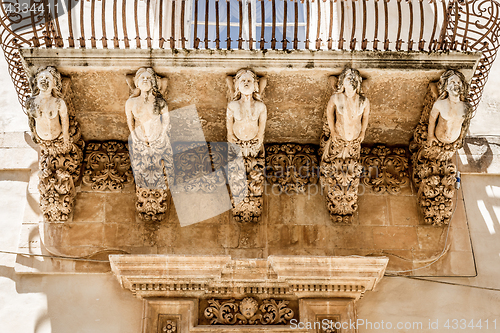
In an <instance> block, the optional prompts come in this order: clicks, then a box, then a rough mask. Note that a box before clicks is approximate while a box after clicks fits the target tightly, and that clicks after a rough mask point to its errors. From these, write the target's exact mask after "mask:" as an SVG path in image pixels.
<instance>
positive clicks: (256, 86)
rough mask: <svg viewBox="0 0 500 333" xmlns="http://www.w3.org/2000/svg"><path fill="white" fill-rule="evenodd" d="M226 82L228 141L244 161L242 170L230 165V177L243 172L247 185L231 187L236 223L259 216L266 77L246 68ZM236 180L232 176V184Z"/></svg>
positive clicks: (262, 168) (263, 163)
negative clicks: (235, 146) (238, 149)
mask: <svg viewBox="0 0 500 333" xmlns="http://www.w3.org/2000/svg"><path fill="white" fill-rule="evenodd" d="M227 83H228V88H229V95H230V97H231V98H230V102H229V104H228V106H227V118H226V120H227V140H228V142H230V143H233V144H235V145H237V146H238V147H239V148H240V150H241V153H242V156H243V159H244V164H245V165H244V168H245V170H242V166H239V165H237V164H233V165H229V178H235V177H236V178H238V175H241V174H242V172H243V171H245V173H246V186H244V184H243V186H231V190H232V193H231V195H232V198H231V199H232V202H233V209H232V212H233V216H234V219H235V220H236V221H238V222H258V221H259V220H260V217H261V215H262V192H263V188H264V173H263V171H264V167H265V151H264V132H265V128H266V120H267V108H266V105H265V104H264V103H263V102H262V94H263V93H264V89H265V87H266V84H267V80H266V78H260V79H259V78H258V77H257V75H256V74H255V73H254V72H253V71H251V70H249V69H240V70H239V71H238V72H237V73H236V75H235V76H234V78H233V77H231V76H228V77H227ZM230 154H231V152H230ZM230 160H232V158H231V156H230ZM238 182H239V181H238V180H236V181H235V180H234V179H233V181H232V184H235V183H238Z"/></svg>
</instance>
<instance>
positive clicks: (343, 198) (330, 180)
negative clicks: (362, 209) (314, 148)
mask: <svg viewBox="0 0 500 333" xmlns="http://www.w3.org/2000/svg"><path fill="white" fill-rule="evenodd" d="M360 152H361V141H359V140H353V141H345V140H343V139H341V138H338V137H332V138H330V129H329V128H328V124H327V123H325V125H324V126H323V135H322V137H321V141H320V150H319V153H320V156H321V162H320V170H321V172H320V182H321V186H322V187H323V189H324V190H325V192H326V200H327V207H328V210H329V212H330V216H331V218H332V220H333V221H334V222H337V223H350V222H351V218H352V215H353V214H354V213H355V212H356V210H357V209H358V187H359V183H360V177H361V173H362V171H363V167H362V164H361V163H360Z"/></svg>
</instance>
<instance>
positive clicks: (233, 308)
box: [204, 297, 293, 325]
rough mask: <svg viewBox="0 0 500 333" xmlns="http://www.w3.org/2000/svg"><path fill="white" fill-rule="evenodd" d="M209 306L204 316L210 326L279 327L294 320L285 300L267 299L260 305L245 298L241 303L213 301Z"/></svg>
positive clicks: (209, 302) (253, 299)
mask: <svg viewBox="0 0 500 333" xmlns="http://www.w3.org/2000/svg"><path fill="white" fill-rule="evenodd" d="M208 304H209V306H208V307H207V308H205V311H204V315H205V318H207V319H209V320H210V325H215V324H222V325H279V324H288V323H289V321H290V319H292V318H293V310H292V309H290V308H288V307H287V305H288V301H284V300H274V299H265V300H263V301H262V302H261V304H260V305H259V302H258V301H257V300H256V299H255V298H252V297H245V298H244V299H242V300H241V301H235V300H234V299H230V300H216V299H212V300H209V301H208Z"/></svg>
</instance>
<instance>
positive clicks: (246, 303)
mask: <svg viewBox="0 0 500 333" xmlns="http://www.w3.org/2000/svg"><path fill="white" fill-rule="evenodd" d="M257 305H258V304H257V301H256V300H254V299H253V298H250V297H247V298H244V299H243V300H242V301H241V303H240V312H241V314H242V315H243V316H245V318H247V319H250V318H252V317H253V316H254V315H255V312H257Z"/></svg>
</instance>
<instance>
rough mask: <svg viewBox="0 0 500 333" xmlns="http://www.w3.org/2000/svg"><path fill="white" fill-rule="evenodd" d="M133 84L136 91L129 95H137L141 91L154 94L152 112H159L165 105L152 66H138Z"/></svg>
mask: <svg viewBox="0 0 500 333" xmlns="http://www.w3.org/2000/svg"><path fill="white" fill-rule="evenodd" d="M134 84H135V86H136V91H135V92H134V93H133V94H132V96H131V97H137V96H139V95H140V94H141V93H142V92H144V93H148V92H149V91H151V92H152V95H153V96H154V98H155V100H154V113H155V114H160V113H161V110H162V108H164V107H165V106H166V105H167V102H166V101H165V99H164V98H163V95H162V94H161V92H160V89H159V87H158V76H157V75H156V73H155V71H154V70H153V69H152V68H145V67H143V68H139V69H138V70H137V72H136V73H135V77H134Z"/></svg>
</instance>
